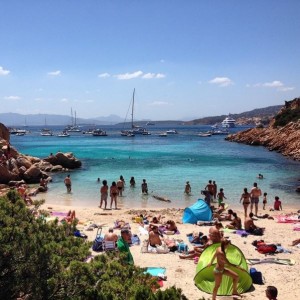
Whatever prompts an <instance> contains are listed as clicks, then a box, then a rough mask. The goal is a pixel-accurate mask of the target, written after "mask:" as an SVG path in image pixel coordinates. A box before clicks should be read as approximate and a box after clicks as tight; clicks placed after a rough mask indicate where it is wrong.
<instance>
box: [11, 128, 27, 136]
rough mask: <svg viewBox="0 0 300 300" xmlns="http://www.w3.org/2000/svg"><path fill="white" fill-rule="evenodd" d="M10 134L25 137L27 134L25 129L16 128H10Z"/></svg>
mask: <svg viewBox="0 0 300 300" xmlns="http://www.w3.org/2000/svg"><path fill="white" fill-rule="evenodd" d="M9 133H10V134H15V135H19V136H20V135H25V134H26V133H27V130H25V129H18V128H10V129H9Z"/></svg>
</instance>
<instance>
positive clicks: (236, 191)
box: [11, 126, 300, 208]
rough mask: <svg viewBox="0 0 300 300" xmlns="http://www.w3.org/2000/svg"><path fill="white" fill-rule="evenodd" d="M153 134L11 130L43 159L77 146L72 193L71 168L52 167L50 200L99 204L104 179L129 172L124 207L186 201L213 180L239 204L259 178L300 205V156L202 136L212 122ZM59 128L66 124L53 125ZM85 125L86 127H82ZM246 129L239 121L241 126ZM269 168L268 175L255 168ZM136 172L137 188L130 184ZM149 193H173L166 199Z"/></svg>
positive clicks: (15, 141)
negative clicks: (56, 170)
mask: <svg viewBox="0 0 300 300" xmlns="http://www.w3.org/2000/svg"><path fill="white" fill-rule="evenodd" d="M148 128H149V130H150V131H151V132H152V135H149V136H143V135H136V136H135V137H131V138H130V137H122V136H120V129H121V128H120V127H117V126H103V127H102V129H104V130H106V131H107V134H108V136H107V137H93V136H90V135H84V134H82V133H74V134H72V136H70V137H68V138H60V137H56V136H52V137H45V136H41V135H40V133H39V130H40V129H41V128H39V127H32V128H28V129H29V130H30V131H31V133H30V134H28V135H25V136H14V135H12V136H11V144H12V145H13V146H14V147H16V148H17V149H18V151H20V152H21V153H24V154H29V155H32V156H37V157H40V158H44V157H46V156H48V155H49V154H50V153H51V152H52V153H56V152H57V151H62V152H73V153H74V155H75V156H76V157H77V158H78V159H80V160H81V161H82V163H83V165H82V168H81V169H77V170H72V171H70V174H71V179H72V189H73V190H72V193H71V194H67V193H66V189H65V186H64V184H63V179H64V177H65V176H66V173H62V174H53V176H52V177H53V182H52V183H51V184H50V185H49V191H48V192H47V193H46V195H45V199H46V201H49V202H51V203H57V204H61V205H74V206H88V207H91V206H94V207H95V206H98V205H99V189H100V184H99V183H97V178H98V177H100V178H101V181H102V180H103V179H106V180H107V181H108V183H109V185H110V184H111V182H112V181H117V180H118V178H119V176H120V175H123V176H124V178H125V181H126V183H127V186H126V188H125V191H124V196H123V197H122V198H119V204H120V205H119V206H120V207H126V208H130V207H148V208H149V207H158V206H159V207H185V206H188V205H190V204H192V203H193V202H194V201H195V200H196V199H198V198H200V197H201V194H200V191H201V190H203V189H204V187H205V186H206V184H207V182H208V180H209V179H211V180H215V181H216V182H217V185H218V189H219V188H221V187H222V188H224V192H225V196H226V197H227V199H228V200H227V202H229V203H231V204H234V203H239V199H240V195H241V193H242V191H243V188H244V187H248V189H249V190H250V189H251V187H252V185H253V182H255V181H257V182H258V185H259V187H260V188H261V189H262V191H263V192H267V193H268V202H269V204H270V205H271V203H273V199H274V196H276V195H278V196H279V197H280V199H281V200H282V202H283V206H284V204H285V203H287V204H289V205H293V206H294V205H295V206H297V205H298V204H300V195H299V194H297V193H296V192H295V188H296V186H297V184H299V182H298V181H297V180H298V179H300V172H299V171H300V163H299V162H295V161H293V160H290V159H286V158H285V157H283V156H282V155H280V154H278V153H276V152H270V151H268V150H267V149H265V148H263V147H252V146H247V145H243V144H238V143H231V142H227V141H225V140H224V136H222V135H214V136H212V137H199V136H197V133H198V132H200V131H206V130H208V129H210V127H209V126H177V127H175V129H177V130H178V132H179V134H176V135H168V136H167V137H159V136H158V135H157V134H158V133H159V132H162V131H165V130H168V129H173V128H174V127H158V126H148ZM52 129H53V130H54V131H55V133H58V132H59V131H61V130H62V128H58V127H53V128H52ZM82 129H83V130H85V129H87V128H82ZM241 129H243V128H235V129H232V131H238V130H241ZM259 173H261V174H263V175H264V179H263V180H259V179H257V175H258V174H259ZM131 176H134V177H135V180H136V188H134V189H132V188H130V187H129V180H130V177H131ZM143 178H145V179H146V180H147V182H148V188H149V195H148V196H145V195H142V194H141V189H140V185H141V182H142V179H143ZM187 180H188V181H190V184H191V187H192V195H191V196H185V195H184V193H183V190H184V186H185V182H186V181H187ZM151 194H156V195H160V196H163V197H166V198H169V199H171V200H172V203H171V204H170V203H164V202H161V201H158V200H155V199H154V198H153V197H152V196H151Z"/></svg>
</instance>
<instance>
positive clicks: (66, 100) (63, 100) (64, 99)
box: [60, 98, 69, 102]
mask: <svg viewBox="0 0 300 300" xmlns="http://www.w3.org/2000/svg"><path fill="white" fill-rule="evenodd" d="M60 101H61V102H69V100H68V99H67V98H62V99H60Z"/></svg>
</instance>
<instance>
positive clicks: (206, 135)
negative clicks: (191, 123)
mask: <svg viewBox="0 0 300 300" xmlns="http://www.w3.org/2000/svg"><path fill="white" fill-rule="evenodd" d="M197 135H198V136H200V137H210V136H211V133H209V132H199V133H198V134H197Z"/></svg>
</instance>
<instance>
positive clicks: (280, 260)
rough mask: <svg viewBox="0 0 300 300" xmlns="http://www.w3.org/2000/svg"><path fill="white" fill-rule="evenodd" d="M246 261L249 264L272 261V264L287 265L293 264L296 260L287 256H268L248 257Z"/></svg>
mask: <svg viewBox="0 0 300 300" xmlns="http://www.w3.org/2000/svg"><path fill="white" fill-rule="evenodd" d="M247 262H248V263H249V264H250V265H256V264H265V263H273V264H279V265H288V266H293V265H294V264H295V263H296V262H295V260H293V259H289V258H275V257H274V258H273V257H268V258H262V259H260V258H249V259H247Z"/></svg>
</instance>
